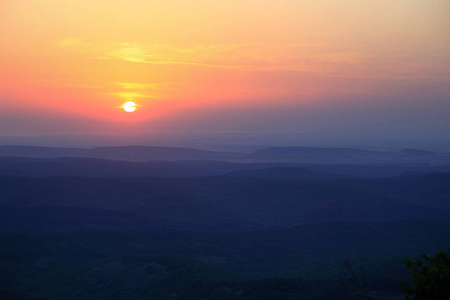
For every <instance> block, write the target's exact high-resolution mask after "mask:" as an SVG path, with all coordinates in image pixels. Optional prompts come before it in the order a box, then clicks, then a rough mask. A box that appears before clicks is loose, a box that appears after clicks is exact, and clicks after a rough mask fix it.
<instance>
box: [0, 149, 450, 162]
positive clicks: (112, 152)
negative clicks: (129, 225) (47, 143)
mask: <svg viewBox="0 0 450 300" xmlns="http://www.w3.org/2000/svg"><path fill="white" fill-rule="evenodd" d="M1 156H3V157H4V156H17V157H33V158H59V157H84V158H100V159H110V160H124V161H136V162H137V161H149V160H166V161H177V160H209V161H228V162H246V163H249V162H297V163H322V164H399V163H400V164H431V165H438V164H449V165H450V154H449V153H437V152H431V151H424V150H417V149H403V150H402V151H399V152H386V151H373V150H362V149H354V148H316V147H269V148H264V149H260V150H257V151H255V152H253V153H237V152H225V151H212V150H201V149H192V148H179V147H162V146H120V147H97V148H93V149H83V148H61V147H35V146H10V145H7V146H0V157H1Z"/></svg>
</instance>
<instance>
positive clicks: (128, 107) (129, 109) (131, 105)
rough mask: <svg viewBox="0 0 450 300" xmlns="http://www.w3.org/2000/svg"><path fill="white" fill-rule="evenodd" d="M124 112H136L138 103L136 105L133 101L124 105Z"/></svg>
mask: <svg viewBox="0 0 450 300" xmlns="http://www.w3.org/2000/svg"><path fill="white" fill-rule="evenodd" d="M122 107H123V110H124V111H126V112H133V111H135V110H136V103H134V102H133V101H128V102H125V103H124V104H123V105H122Z"/></svg>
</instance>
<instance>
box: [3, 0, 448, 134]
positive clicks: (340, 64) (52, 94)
mask: <svg viewBox="0 0 450 300" xmlns="http://www.w3.org/2000/svg"><path fill="white" fill-rule="evenodd" d="M0 16H1V17H0V28H1V34H0V107H1V109H2V111H3V112H2V113H3V114H6V113H7V114H8V118H10V119H11V118H15V121H14V122H12V121H10V123H8V124H3V126H2V129H0V135H35V134H48V133H49V132H46V129H45V128H47V127H43V128H41V129H39V126H34V125H32V124H34V123H32V122H31V123H27V122H25V121H24V122H23V123H24V125H23V126H22V127H21V126H19V125H17V124H19V123H20V122H19V121H18V120H19V119H20V118H24V119H32V118H33V117H38V116H41V117H42V116H44V117H45V118H52V117H55V122H59V121H56V119H58V120H60V119H64V118H65V117H66V116H67V117H68V118H70V119H71V120H73V123H74V124H72V125H71V126H68V127H65V126H60V128H59V129H58V130H53V131H51V132H50V133H51V134H55V133H58V134H71V133H75V134H84V133H88V132H86V128H85V127H83V126H79V128H78V127H77V125H76V123H77V120H79V121H78V122H80V123H82V122H84V121H83V120H95V122H96V124H101V123H102V122H105V123H104V124H109V125H108V126H106V125H105V126H103V127H102V126H101V125H99V127H96V128H93V129H92V132H94V133H96V134H102V133H108V134H110V133H111V132H108V129H107V128H111V127H110V125H111V124H113V125H112V126H113V127H114V126H117V128H121V127H123V126H131V125H123V124H133V126H134V128H140V129H139V130H146V129H147V130H151V128H160V127H161V126H162V125H161V124H168V123H171V124H175V125H171V127H170V128H177V126H176V124H182V125H179V126H178V127H185V126H188V124H189V122H188V121H186V120H187V119H186V120H183V118H188V116H190V118H191V119H195V118H197V115H196V113H197V112H198V116H204V115H205V114H208V111H220V110H222V109H223V110H226V111H230V110H233V109H236V110H252V109H253V108H255V109H257V108H264V109H270V107H275V108H280V107H297V108H299V107H300V108H304V109H317V108H318V107H319V108H320V107H322V108H323V107H327V108H329V109H345V107H349V109H350V108H351V107H354V106H356V107H359V106H364V107H367V108H368V109H370V107H371V106H377V105H379V104H377V103H378V102H383V101H384V102H390V104H389V105H394V106H396V105H397V106H398V105H408V104H407V103H408V101H410V100H409V98H408V97H409V95H411V94H415V92H414V91H417V90H419V91H420V90H421V88H423V90H426V91H427V92H429V91H436V93H437V94H436V95H437V96H436V97H434V98H435V99H437V100H438V101H441V102H442V101H444V102H445V101H447V100H448V97H447V98H446V95H447V96H448V95H449V90H450V88H448V86H449V83H450V51H449V50H450V32H449V31H450V30H449V29H450V18H449V17H448V16H450V2H449V1H448V0H405V1H392V0H340V1H335V0H315V1H302V0H278V1H273V0H270V1H269V0H258V1H256V0H239V1H234V0H229V1H217V0H190V1H185V0H170V1H169V0H166V1H149V0H127V1H125V0H115V1H110V0H90V1H84V0H39V1H36V0H2V1H1V3H0ZM393 99H394V100H395V101H398V102H399V103H400V104H399V103H392V101H393ZM127 100H133V101H134V102H136V103H137V104H138V106H139V107H138V110H137V111H136V112H135V113H131V114H130V113H128V114H127V113H124V112H123V110H121V108H120V106H121V105H122V104H123V103H124V102H125V101H127ZM374 101H376V103H374ZM414 101H416V102H414V103H417V101H419V100H417V99H415V100H414ZM405 103H406V104H405ZM386 105H388V104H386ZM56 117H57V118H56ZM0 122H1V121H0ZM35 123H36V124H38V123H39V121H36V122H35ZM11 124H13V125H11ZM55 124H56V123H55ZM0 125H2V124H0ZM147 126H149V127H147ZM205 126H206V127H207V125H205ZM244 127H245V126H244ZM76 128H78V129H76ZM178 129H179V130H181V129H183V128H178ZM219 129H220V128H219ZM243 129H245V128H243ZM257 129H258V126H256V125H255V126H253V127H252V130H257ZM114 130H115V129H114ZM136 130H138V129H136ZM289 130H292V128H289Z"/></svg>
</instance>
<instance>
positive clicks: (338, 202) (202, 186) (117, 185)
mask: <svg viewBox="0 0 450 300" xmlns="http://www.w3.org/2000/svg"><path fill="white" fill-rule="evenodd" d="M280 178H281V177H280ZM280 178H278V179H277V178H276V179H273V178H272V179H268V178H264V177H263V178H261V177H237V176H213V177H190V178H158V177H154V178H150V177H135V178H131V177H127V178H85V177H44V178H31V177H28V178H27V177H0V182H1V185H0V205H1V207H0V211H1V210H3V215H5V216H8V215H14V216H15V217H14V218H13V220H16V223H14V222H13V223H11V222H12V221H8V222H9V223H5V224H4V226H9V227H8V228H10V229H11V228H12V227H11V226H13V225H12V224H16V225H17V226H18V224H21V226H25V224H28V227H29V228H31V230H33V231H35V230H36V229H38V228H39V226H37V225H34V224H33V223H32V222H31V220H36V223H37V224H40V222H39V221H38V220H40V219H39V218H41V219H42V218H44V219H45V220H46V222H50V221H51V220H55V222H56V223H55V226H54V228H55V230H57V228H58V226H59V225H58V224H59V223H58V222H59V221H58V220H65V221H67V222H68V221H70V222H72V223H73V224H75V225H70V226H75V227H76V228H105V229H114V228H117V226H118V225H117V224H116V225H115V223H118V221H114V220H120V218H123V226H124V228H125V229H133V228H139V226H142V228H152V226H154V225H158V226H161V225H164V224H166V225H167V227H169V228H179V229H190V230H201V231H203V230H206V231H236V230H238V231H239V230H249V229H257V228H273V227H275V228H277V227H280V228H286V227H290V226H294V225H298V224H307V223H327V222H337V221H342V222H373V221H392V220H414V219H422V220H449V219H450V207H449V205H448V201H447V200H448V197H449V196H450V189H449V186H450V184H449V183H450V175H449V174H434V175H427V176H410V177H408V176H405V177H398V178H390V179H387V178H384V179H383V178H382V179H326V180H297V179H280ZM62 208H65V210H63V209H62ZM12 209H14V210H12ZM69 209H74V212H73V214H71V213H70V212H68V211H66V210H69ZM49 210H50V211H51V212H52V213H49V212H48V211H49ZM30 214H31V215H34V216H35V217H34V218H33V217H31V215H30ZM121 214H122V215H121ZM46 215H51V217H50V218H45V217H44V216H46ZM39 216H40V217H39ZM77 216H79V217H80V218H79V219H77ZM7 220H10V218H5V219H4V220H3V222H7ZM18 220H22V221H18ZM127 220H129V221H127ZM133 220H134V221H133ZM0 224H1V222H0ZM77 224H78V225H77ZM139 224H141V225H139ZM65 226H69V225H64V226H63V227H62V228H65ZM102 226H103V227H102ZM25 227H27V226H25Z"/></svg>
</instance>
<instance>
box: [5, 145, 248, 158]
mask: <svg viewBox="0 0 450 300" xmlns="http://www.w3.org/2000/svg"><path fill="white" fill-rule="evenodd" d="M0 156H19V157H35V158H56V157H89V158H101V159H112V160H126V161H146V160H227V159H236V158H239V157H240V154H236V153H231V152H219V151H208V150H199V149H190V148H176V147H158V146H122V147H97V148H93V149H80V148H57V147H34V146H1V147H0Z"/></svg>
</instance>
